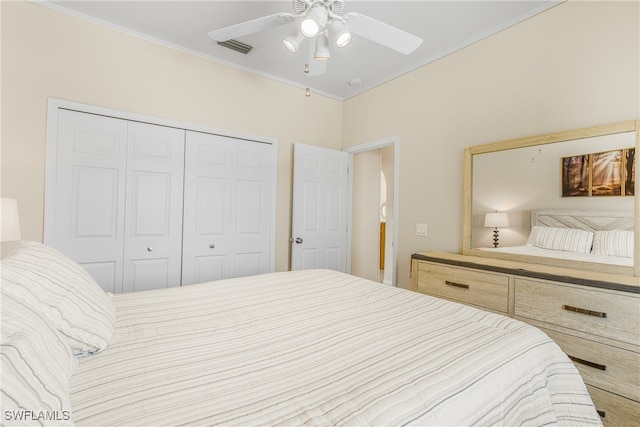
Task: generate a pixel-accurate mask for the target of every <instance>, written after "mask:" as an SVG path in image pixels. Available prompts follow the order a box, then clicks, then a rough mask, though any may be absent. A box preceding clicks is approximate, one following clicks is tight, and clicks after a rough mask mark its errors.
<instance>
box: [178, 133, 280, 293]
mask: <svg viewBox="0 0 640 427" xmlns="http://www.w3.org/2000/svg"><path fill="white" fill-rule="evenodd" d="M185 164H186V175H185V193H184V195H185V196H184V197H185V200H184V236H183V271H182V283H183V284H185V285H186V284H192V283H200V282H206V281H210V280H218V279H225V278H228V277H240V276H250V275H253V274H259V273H266V272H269V271H271V270H272V269H273V262H272V259H273V248H272V236H271V234H272V230H271V228H272V224H273V215H274V212H273V209H272V206H273V204H274V203H275V201H274V200H273V199H274V198H273V194H274V191H273V190H274V185H275V183H274V178H273V171H274V170H275V167H276V165H275V155H274V149H273V146H272V145H271V144H265V143H259V142H254V141H245V140H241V139H236V138H230V137H225V136H220V135H213V134H209V133H202V132H191V131H189V132H187V147H186V158H185Z"/></svg>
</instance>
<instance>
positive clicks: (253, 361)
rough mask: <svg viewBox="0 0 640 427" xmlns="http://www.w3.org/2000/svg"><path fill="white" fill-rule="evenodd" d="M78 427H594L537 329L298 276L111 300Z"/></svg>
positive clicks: (562, 361)
mask: <svg viewBox="0 0 640 427" xmlns="http://www.w3.org/2000/svg"><path fill="white" fill-rule="evenodd" d="M113 300H114V304H115V307H116V322H117V323H116V328H115V332H114V336H113V338H112V341H111V343H110V344H109V346H108V348H107V349H106V350H104V351H103V352H101V353H98V354H95V355H92V356H88V357H84V358H80V359H79V366H78V369H77V371H76V373H75V374H74V375H73V376H72V378H71V404H72V409H73V411H72V413H73V421H74V422H75V423H76V424H77V425H91V426H101V425H127V426H135V425H246V426H248V425H251V426H255V425H296V426H297V425H303V424H307V425H323V426H329V425H330V426H337V425H349V426H354V425H358V426H362V425H385V426H387V425H438V426H446V425H450V426H454V425H455V426H461V425H482V426H487V425H509V426H515V425H580V426H585V425H600V420H599V417H598V415H597V413H596V411H595V408H594V406H593V404H592V402H591V399H590V397H589V395H588V393H587V391H586V388H585V386H584V384H583V382H582V380H581V378H580V376H579V374H578V372H577V370H576V368H575V367H574V365H573V364H572V363H571V362H570V361H569V359H568V358H567V357H566V356H565V355H564V354H563V353H562V351H561V350H560V348H559V347H558V346H557V345H556V344H555V343H554V342H553V341H552V340H551V339H550V338H549V337H548V336H547V335H545V334H544V333H543V332H541V331H540V330H539V329H537V328H535V327H533V326H530V325H527V324H525V323H522V322H519V321H517V320H514V319H510V318H507V317H504V316H500V315H497V314H493V313H488V312H484V311H480V310H477V309H475V308H472V307H468V306H464V305H461V304H457V303H453V302H449V301H444V300H441V299H437V298H433V297H429V296H426V295H422V294H418V293H415V292H411V291H407V290H403V289H398V288H394V287H390V286H387V285H382V284H378V283H375V282H372V281H368V280H365V279H360V278H356V277H353V276H350V275H346V274H342V273H338V272H334V271H328V270H307V271H296V272H287V273H270V274H266V275H259V276H253V277H250V278H242V279H232V280H223V281H217V282H210V283H205V284H198V285H191V286H186V287H183V288H171V289H163V290H155V291H147V292H140V293H131V294H121V295H114V296H113Z"/></svg>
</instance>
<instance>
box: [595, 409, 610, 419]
mask: <svg viewBox="0 0 640 427" xmlns="http://www.w3.org/2000/svg"><path fill="white" fill-rule="evenodd" d="M596 411H597V412H598V415H600V418H604V417H606V416H607V413H606V412H605V411H601V410H600V409H596Z"/></svg>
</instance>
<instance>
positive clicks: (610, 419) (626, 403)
mask: <svg viewBox="0 0 640 427" xmlns="http://www.w3.org/2000/svg"><path fill="white" fill-rule="evenodd" d="M411 289H412V290H414V291H417V292H421V293H424V294H428V295H433V296H437V297H440V298H445V299H448V300H452V301H457V302H461V303H464V304H468V305H472V306H475V307H478V308H481V309H484V310H488V311H492V312H496V313H500V314H504V315H507V316H510V317H514V318H516V319H519V320H522V321H524V322H527V323H529V324H532V325H535V326H537V327H539V328H540V329H542V330H543V331H544V332H546V333H547V334H548V335H549V336H550V337H551V338H553V339H554V340H555V341H556V342H557V343H558V345H559V346H560V347H561V348H562V349H563V350H564V352H565V353H566V354H567V355H568V356H569V357H570V358H571V359H572V360H573V361H574V363H575V365H576V367H577V368H578V370H579V371H580V374H581V375H582V377H583V379H584V382H585V384H587V388H588V390H589V393H590V394H591V397H592V399H593V401H594V403H595V405H596V408H597V409H598V412H599V414H600V416H601V417H602V421H603V423H604V425H605V426H607V427H610V426H637V425H640V279H639V278H638V277H632V276H618V275H612V274H604V273H594V272H589V271H581V270H574V269H567V268H560V267H549V266H544V265H538V264H528V263H522V262H514V261H506V260H498V259H491V258H482V257H474V256H466V255H457V254H449V253H442V252H424V253H420V254H414V255H413V256H412V260H411Z"/></svg>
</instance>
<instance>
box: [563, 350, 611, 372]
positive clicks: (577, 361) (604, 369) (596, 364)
mask: <svg viewBox="0 0 640 427" xmlns="http://www.w3.org/2000/svg"><path fill="white" fill-rule="evenodd" d="M567 356H569V359H571V360H573V361H574V362H576V363H580V364H582V365H586V366H590V367H592V368H596V369H600V370H601V371H606V370H607V365H601V364H599V363H595V362H589V361H588V360H584V359H580V358H579V357H574V356H572V355H570V354H567Z"/></svg>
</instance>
